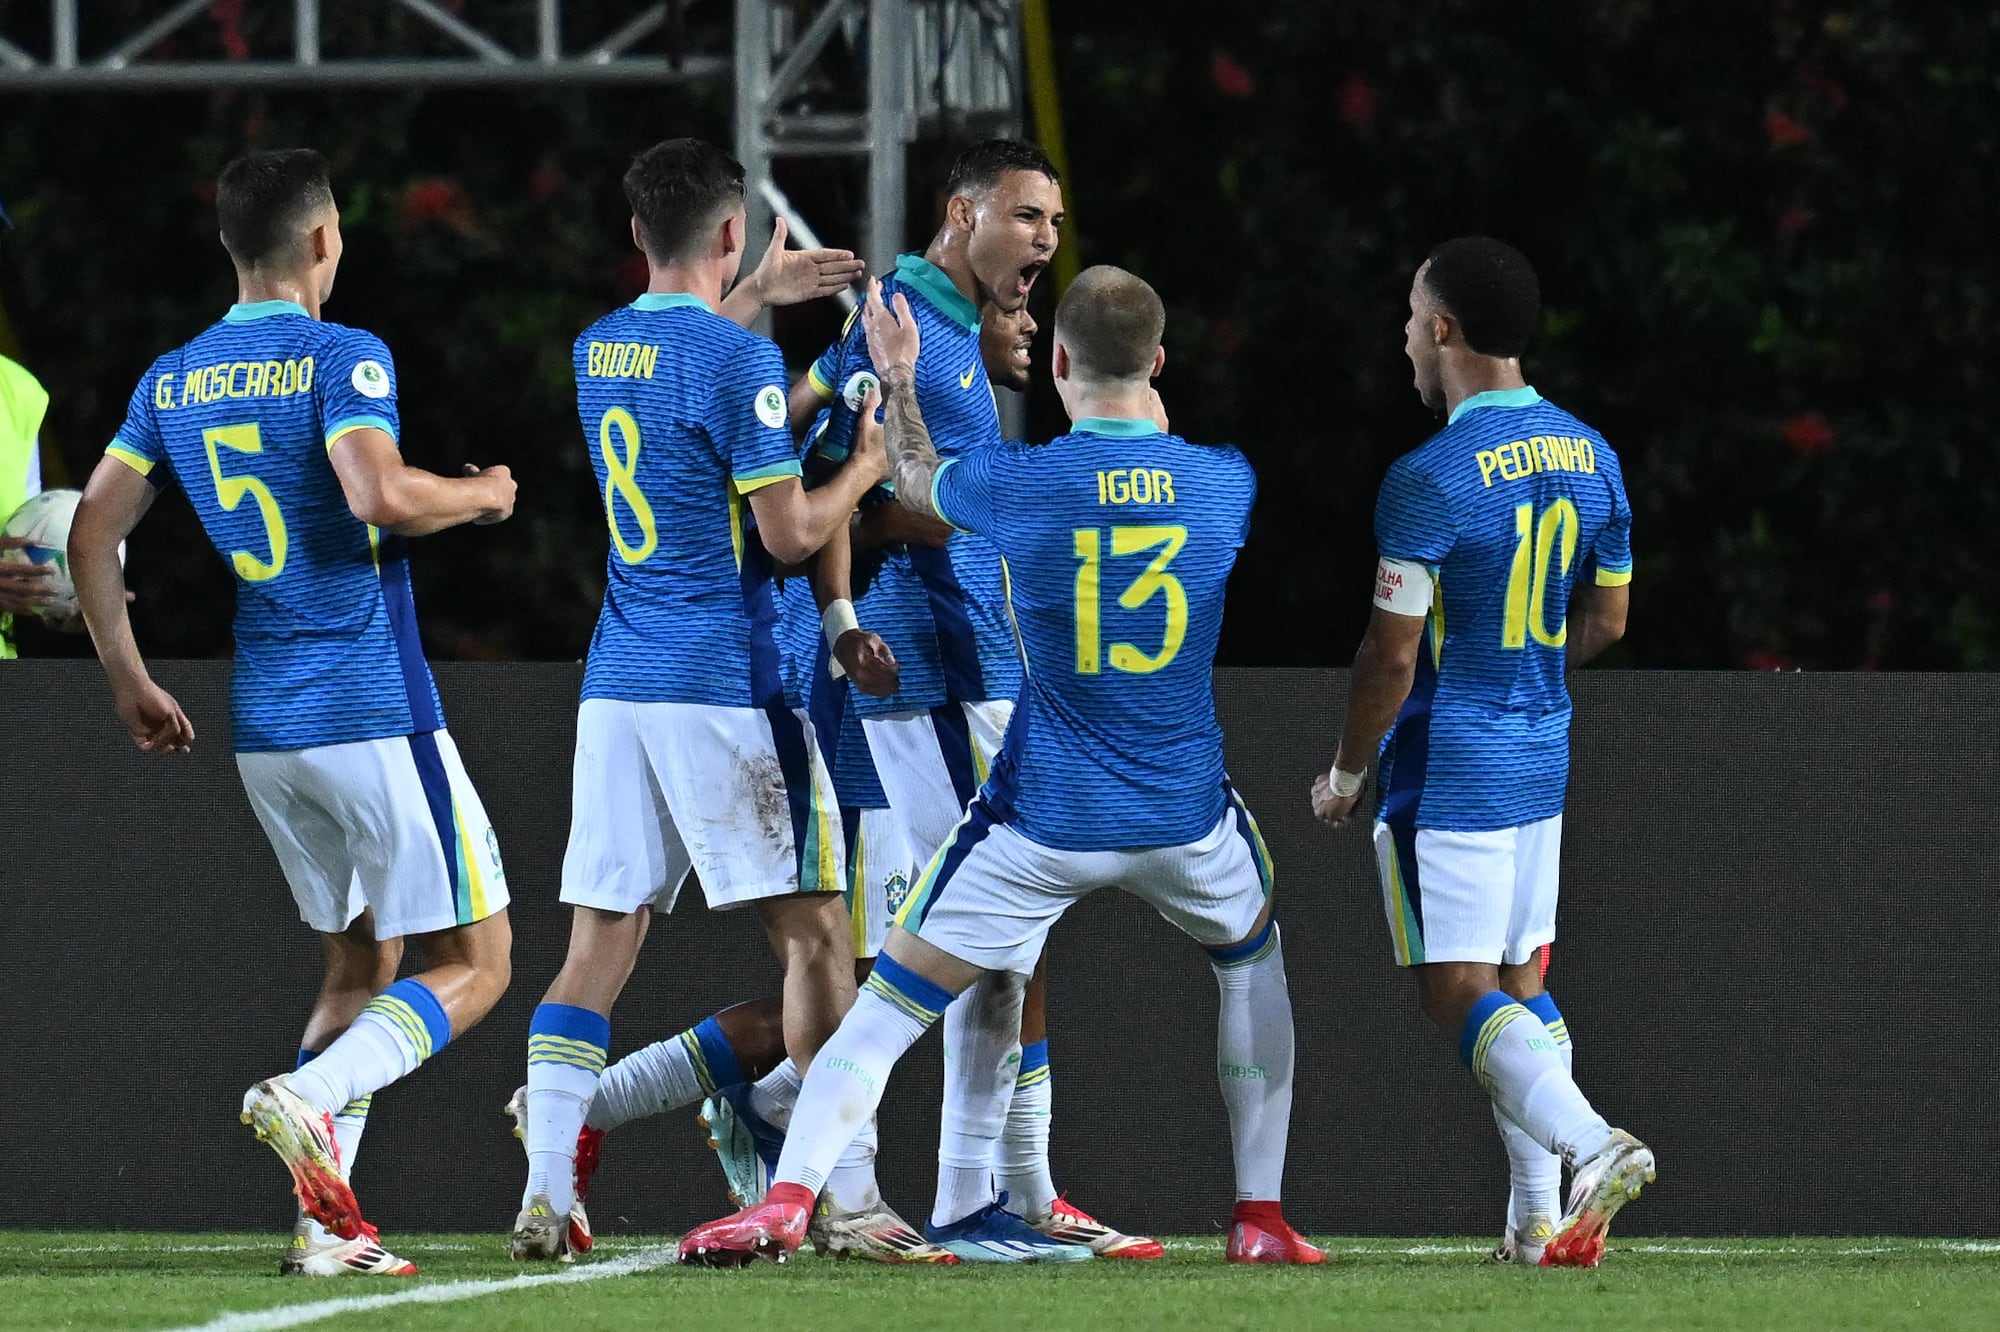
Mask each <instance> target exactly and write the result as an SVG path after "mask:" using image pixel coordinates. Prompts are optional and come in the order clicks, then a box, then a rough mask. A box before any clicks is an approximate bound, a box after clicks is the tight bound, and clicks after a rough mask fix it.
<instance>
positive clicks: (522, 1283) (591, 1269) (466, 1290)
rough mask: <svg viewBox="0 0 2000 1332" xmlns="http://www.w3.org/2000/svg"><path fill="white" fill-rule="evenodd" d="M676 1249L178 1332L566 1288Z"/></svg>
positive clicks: (255, 1315)
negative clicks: (510, 1292) (518, 1291)
mask: <svg viewBox="0 0 2000 1332" xmlns="http://www.w3.org/2000/svg"><path fill="white" fill-rule="evenodd" d="M674 1256H675V1250H674V1247H673V1246H672V1245H668V1244H662V1245H658V1246H656V1247H654V1248H650V1249H641V1250H640V1251H639V1252H637V1253H635V1254H632V1255H630V1256H629V1257H625V1258H614V1259H612V1260H611V1261H610V1262H608V1263H592V1264H591V1265H590V1266H588V1267H573V1268H570V1269H569V1270H567V1271H563V1272H542V1273H537V1274H535V1275H533V1276H517V1277H505V1278H501V1279H497V1280H491V1281H447V1282H444V1283H442V1284H440V1285H436V1286H413V1287H411V1288H410V1289H408V1290H399V1291H394V1292H392V1293H389V1294H384V1295H355V1296H351V1297H349V1298H347V1299H340V1300H315V1301H314V1302H313V1303H311V1304H289V1305H282V1306H280V1307H279V1308H276V1309H259V1310H255V1311H253V1312H249V1313H225V1314H223V1315H221V1316H220V1317H218V1318H215V1319H212V1320H211V1321H209V1322H206V1323H196V1324H193V1325H191V1326H189V1327H185V1328H176V1329H174V1332H271V1330H272V1329H276V1328H286V1327H303V1326H304V1325H305V1324H307V1323H317V1322H319V1321H320V1320H322V1319H326V1318H333V1317H337V1316H338V1315H340V1314H350V1313H366V1312H368V1311H370V1310H374V1309H386V1308H389V1307H391V1306H392V1305H398V1304H454V1303H457V1302H458V1301H459V1300H476V1299H478V1298H479V1297H480V1296H482V1295H497V1294H499V1293H501V1292H502V1291H509V1290H528V1289H531V1288H533V1287H535V1286H566V1285H574V1284H576V1283H577V1282H580V1281H602V1280H604V1279H605V1278H607V1277H622V1276H631V1275H633V1274H634V1273H636V1272H650V1271H652V1270H653V1269H654V1268H656V1267H665V1266H667V1265H668V1264H669V1263H671V1262H673V1261H674Z"/></svg>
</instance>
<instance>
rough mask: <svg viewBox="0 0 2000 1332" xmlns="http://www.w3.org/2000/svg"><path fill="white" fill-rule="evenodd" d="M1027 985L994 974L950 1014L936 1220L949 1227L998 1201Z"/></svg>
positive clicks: (979, 982)
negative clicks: (996, 1169) (997, 1162)
mask: <svg viewBox="0 0 2000 1332" xmlns="http://www.w3.org/2000/svg"><path fill="white" fill-rule="evenodd" d="M1026 985H1027V982H1026V981H1025V980H1024V979H1023V978H1022V977H1020V976H1016V975H1012V974H1009V973H1006V972H998V971H989V972H987V973H986V974H985V975H984V976H981V977H980V978H979V979H978V980H977V981H974V982H973V984H972V986H971V988H969V989H968V990H966V992H965V993H964V994H961V995H960V996H959V997H958V999H957V1000H956V1001H954V1002H953V1004H952V1005H951V1007H950V1008H949V1009H947V1010H946V1011H945V1015H944V1111H943V1113H942V1115H940V1117H939V1124H938V1188H937V1202H936V1204H935V1205H934V1206H933V1207H932V1209H931V1224H933V1225H939V1226H945V1225H950V1224H951V1223H952V1222H954V1221H958V1220H961V1219H963V1218H964V1217H968V1216H970V1215H972V1214H973V1213H974V1212H976V1211H978V1210H979V1209H980V1208H982V1207H985V1206H986V1205H987V1204H989V1203H991V1202H992V1201H993V1197H994V1193H993V1163H994V1159H995V1157H996V1156H997V1155H998V1151H999V1146H1000V1134H1001V1131H1002V1130H1003V1129H1004V1128H1005V1127H1006V1125H1007V1106H1008V1104H1009V1103H1010V1102H1011V1101H1012V1100H1013V1099H1014V1082H1015V1079H1017V1078H1018V1077H1019V1076H1020V1070H1021V998H1022V995H1023V994H1024V993H1025V991H1026Z"/></svg>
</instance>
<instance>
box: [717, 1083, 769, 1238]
mask: <svg viewBox="0 0 2000 1332" xmlns="http://www.w3.org/2000/svg"><path fill="white" fill-rule="evenodd" d="M696 1120H697V1122H698V1123H700V1125H701V1126H702V1127H703V1128H705V1129H707V1130H708V1145H709V1146H710V1147H713V1148H714V1149H715V1156H716V1159H717V1160H718V1161H720V1162H721V1163H722V1177H723V1179H724V1180H725V1181H727V1183H728V1185H729V1199H730V1201H731V1202H733V1203H735V1204H736V1205H737V1206H738V1207H755V1206H757V1204H759V1203H761V1202H763V1201H764V1195H765V1194H766V1193H768V1192H769V1191H770V1188H771V1176H772V1174H773V1173H775V1172H776V1170H777V1168H778V1155H779V1153H781V1152H783V1151H784V1149H785V1135H784V1134H782V1133H780V1132H779V1131H778V1130H777V1129H775V1128H773V1127H772V1126H771V1125H769V1124H767V1123H765V1122H764V1117H763V1116H762V1115H760V1114H758V1113H757V1112H756V1111H755V1110H752V1109H751V1108H750V1086H749V1084H748V1083H739V1084H737V1085H736V1086H734V1087H725V1088H724V1089H723V1090H721V1091H719V1092H717V1093H716V1094H715V1095H713V1096H711V1097H709V1098H708V1099H707V1100H706V1101H703V1102H702V1103H701V1113H700V1114H699V1115H698V1116H696Z"/></svg>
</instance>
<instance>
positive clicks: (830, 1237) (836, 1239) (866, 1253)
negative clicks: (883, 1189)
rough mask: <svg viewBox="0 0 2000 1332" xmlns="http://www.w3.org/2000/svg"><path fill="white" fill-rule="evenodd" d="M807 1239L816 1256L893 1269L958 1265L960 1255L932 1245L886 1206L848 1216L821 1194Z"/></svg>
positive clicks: (852, 1213)
mask: <svg viewBox="0 0 2000 1332" xmlns="http://www.w3.org/2000/svg"><path fill="white" fill-rule="evenodd" d="M806 1238H807V1239H809V1240H811V1241H812V1246H813V1250H814V1252H816V1253H819V1254H821V1255H822V1256H827V1255H830V1256H832V1257H835V1258H859V1259H861V1260H863V1261H864V1262H870V1263H887V1264H890V1265H892V1266H901V1265H903V1264H907V1263H945V1264H951V1263H956V1262H957V1261H958V1255H956V1254H953V1253H947V1252H946V1251H945V1250H943V1249H940V1248H939V1247H938V1246H937V1245H935V1244H932V1243H930V1242H929V1241H928V1240H926V1239H925V1238H924V1237H923V1236H922V1235H919V1234H918V1233H917V1230H916V1227H914V1226H912V1225H911V1224H910V1223H909V1222H907V1221H905V1220H904V1219H903V1218H902V1217H900V1216H898V1215H896V1209H895V1208H893V1207H891V1206H889V1204H888V1203H885V1202H877V1203H876V1204H875V1205H874V1206H873V1207H865V1208H863V1209H862V1210H860V1211H858V1212H848V1211H843V1210H841V1209H840V1208H838V1207H836V1206H834V1203H833V1199H832V1198H831V1197H830V1196H828V1195H826V1194H821V1195H820V1200H819V1206H818V1207H816V1208H814V1209H813V1214H812V1221H811V1222H810V1223H809V1224H808V1225H807V1226H806Z"/></svg>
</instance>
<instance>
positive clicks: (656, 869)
mask: <svg viewBox="0 0 2000 1332" xmlns="http://www.w3.org/2000/svg"><path fill="white" fill-rule="evenodd" d="M845 856H846V853H845V850H844V848H843V847H842V844H841V834H840V818H839V814H838V806H836V805H835V803H834V798H833V778H832V776H831V774H830V773H829V772H828V771H827V766H826V760H825V758H824V757H822V755H821V754H820V747H819V745H818V744H817V743H816V742H815V740H814V737H813V730H812V723H811V722H810V721H808V720H807V719H806V715H805V714H804V713H803V712H800V711H798V710H796V709H792V708H773V709H769V710H766V709H763V708H748V707H744V708H736V707H721V706H715V705H710V704H705V703H628V702H624V701H622V700H617V699H608V698H588V699H585V700H584V701H583V705H582V706H581V707H580V708H578V709H577V715H576V767H575V771H574V776H573V781H572V789H571V801H570V823H569V849H568V851H567V852H565V853H564V855H563V868H562V900H563V901H564V902H567V903H569V904H570V905H571V906H586V907H596V908H598V909H599V910H603V911H616V912H619V913H620V914H629V913H631V912H634V911H637V910H638V909H639V908H640V907H644V906H650V907H652V908H654V909H655V910H658V911H671V910H673V906H674V899H675V898H676V897H678V896H679V895H680V890H681V884H682V883H683V882H685V881H686V879H687V876H688V871H689V870H690V869H692V870H693V871H694V872H695V873H697V874H699V875H700V876H701V886H702V890H703V892H704V893H705V894H706V895H707V897H708V904H709V906H710V907H714V908H722V907H733V906H740V905H742V904H743V903H745V902H755V901H758V900H761V899H763V898H767V897H784V896H788V895H790V894H792V893H800V892H806V893H812V892H839V891H841V889H842V887H843V886H844V884H843V882H842V874H841V870H842V868H843V866H844V865H845Z"/></svg>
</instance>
